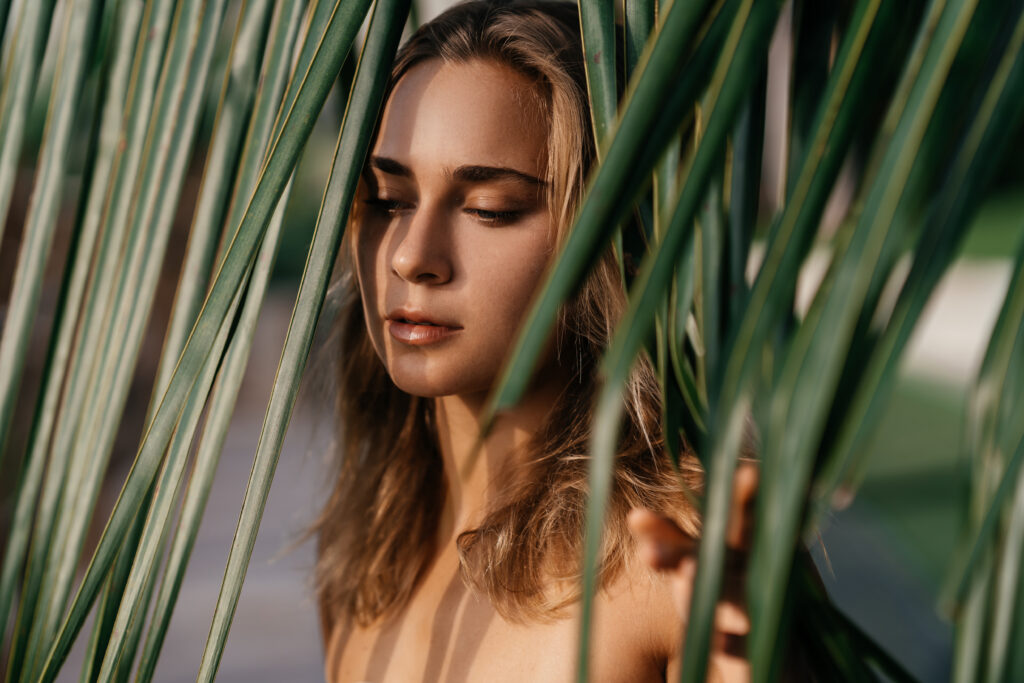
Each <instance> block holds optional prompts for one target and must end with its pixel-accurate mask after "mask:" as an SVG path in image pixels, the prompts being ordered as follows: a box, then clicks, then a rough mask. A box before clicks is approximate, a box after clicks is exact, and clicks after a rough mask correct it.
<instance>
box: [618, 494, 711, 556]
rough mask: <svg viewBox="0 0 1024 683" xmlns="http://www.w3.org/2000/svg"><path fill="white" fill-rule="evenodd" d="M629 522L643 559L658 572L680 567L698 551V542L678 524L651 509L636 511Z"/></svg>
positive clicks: (631, 513)
mask: <svg viewBox="0 0 1024 683" xmlns="http://www.w3.org/2000/svg"><path fill="white" fill-rule="evenodd" d="M626 523H627V525H628V526H629V530H630V531H631V532H632V533H633V536H634V537H635V538H636V539H637V545H638V550H639V553H640V556H641V558H642V559H643V560H644V561H645V562H646V563H647V564H649V565H650V566H651V567H653V568H654V569H673V568H676V567H677V566H678V565H679V564H680V562H682V561H683V559H684V558H686V557H688V556H690V555H692V554H693V551H694V549H695V548H696V541H695V540H694V539H693V538H692V537H691V536H690V535H689V534H687V533H686V532H684V531H683V530H682V529H680V528H679V527H678V526H677V525H676V523H675V522H673V521H672V520H670V519H668V518H667V517H663V516H662V515H658V514H656V513H654V512H652V511H650V510H646V509H643V508H634V509H633V510H631V511H630V513H629V516H628V517H627V518H626Z"/></svg>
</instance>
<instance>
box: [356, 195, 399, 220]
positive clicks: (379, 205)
mask: <svg viewBox="0 0 1024 683" xmlns="http://www.w3.org/2000/svg"><path fill="white" fill-rule="evenodd" d="M363 203H364V204H366V206H368V207H370V210H371V211H373V212H374V213H377V214H379V215H382V216H395V215H398V213H399V212H400V211H403V210H405V209H408V208H410V205H409V204H408V203H406V202H402V201H399V200H397V199H385V198H383V197H373V198H371V199H367V200H365V201H364V202H363Z"/></svg>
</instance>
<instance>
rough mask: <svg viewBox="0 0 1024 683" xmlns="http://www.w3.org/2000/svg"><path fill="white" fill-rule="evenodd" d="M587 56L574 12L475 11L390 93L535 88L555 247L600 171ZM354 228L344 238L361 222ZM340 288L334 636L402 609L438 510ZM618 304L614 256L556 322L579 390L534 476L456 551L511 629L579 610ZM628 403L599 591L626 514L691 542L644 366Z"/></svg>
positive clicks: (324, 535)
mask: <svg viewBox="0 0 1024 683" xmlns="http://www.w3.org/2000/svg"><path fill="white" fill-rule="evenodd" d="M582 55H583V53H582V46H581V43H580V35H579V18H578V14H577V10H576V7H575V5H573V4H569V3H561V2H550V1H545V0H527V1H524V2H514V3H509V4H499V5H494V4H489V3H485V2H468V3H464V4H461V5H458V6H456V7H453V8H451V9H449V10H448V11H447V12H445V13H443V14H441V15H440V16H439V17H437V18H436V19H435V20H433V21H431V22H429V23H428V24H425V25H424V26H423V27H421V28H420V29H419V30H418V31H417V32H416V33H415V34H414V35H413V36H412V37H411V38H410V39H409V41H408V42H407V43H406V44H405V45H404V46H403V47H402V48H401V50H399V53H398V55H397V57H396V61H395V65H394V68H393V70H392V74H391V80H390V87H389V89H388V92H390V90H391V88H393V87H394V85H395V84H396V83H397V82H398V80H399V79H400V78H401V77H402V75H403V74H404V73H406V72H407V71H408V70H409V69H411V68H412V67H413V66H415V65H416V64H418V63H420V62H423V61H425V60H428V59H441V60H443V61H444V62H448V63H464V62H467V61H470V60H476V59H485V60H493V61H495V62H497V63H499V64H502V65H506V66H508V67H511V68H512V69H515V70H516V71H517V72H519V73H521V74H523V75H524V76H526V77H527V78H528V79H530V80H531V82H532V83H533V84H534V86H535V89H536V92H537V95H538V97H539V100H540V101H541V103H542V108H543V110H544V115H545V117H546V118H547V122H548V126H549V130H550V131H551V132H550V134H549V138H548V163H547V165H546V174H547V177H546V178H545V180H546V182H547V188H548V189H549V192H550V193H551V194H550V201H549V202H548V206H549V207H550V209H551V211H552V218H553V220H554V224H555V226H556V230H557V239H556V241H557V242H558V243H559V244H560V243H561V242H562V241H564V238H565V235H566V234H567V232H568V230H569V228H570V226H571V223H572V219H573V218H574V216H575V212H576V210H577V208H578V206H579V203H580V199H581V196H582V193H583V187H584V180H585V176H586V173H587V171H588V169H589V166H590V164H591V162H592V160H593V159H594V156H595V151H594V142H593V135H592V132H591V126H590V117H589V113H588V111H589V110H588V104H587V93H586V85H585V74H584V65H583V61H582V59H583V56H582ZM357 214H358V212H357V211H354V212H353V215H352V217H351V218H350V222H351V223H352V224H355V223H358V215H357ZM350 227H354V228H356V227H357V226H356V225H351V226H350ZM336 288H337V290H338V291H339V292H341V296H342V297H343V301H342V304H341V312H340V314H339V316H338V321H337V325H336V332H337V334H338V335H340V338H341V342H340V354H339V364H338V376H337V379H338V384H339V387H338V389H339V390H338V392H337V399H336V400H337V404H336V411H337V416H338V423H339V438H338V450H339V451H340V453H339V456H340V472H339V474H338V478H337V480H336V482H335V486H334V489H333V492H332V494H331V496H330V498H329V500H328V501H327V503H326V505H325V507H324V510H323V512H322V514H321V516H320V518H319V520H318V521H317V522H316V524H315V526H314V530H315V532H316V533H317V534H318V540H319V543H318V559H317V565H316V580H317V595H318V600H319V603H320V606H321V611H322V613H323V615H324V618H325V625H327V627H328V628H329V627H330V624H331V623H333V621H334V620H335V619H336V618H337V617H338V616H344V617H350V618H352V619H354V620H355V621H356V622H357V623H360V624H364V625H365V624H369V623H371V622H373V621H374V620H376V619H378V618H381V617H383V616H387V615H389V614H393V613H394V612H396V611H398V610H400V609H401V608H402V607H403V606H404V605H405V604H406V602H407V601H408V599H409V597H410V595H411V594H412V592H413V589H414V588H415V586H416V584H417V581H418V580H419V578H420V577H421V575H422V574H423V572H424V570H425V569H426V567H427V566H428V565H429V563H430V560H431V559H432V558H433V556H434V554H435V552H436V551H437V548H436V547H435V546H436V540H435V538H436V533H437V527H438V523H439V520H440V513H441V509H442V506H443V504H444V498H445V495H446V485H445V475H444V469H443V466H442V462H441V457H440V454H439V451H438V446H437V434H436V429H435V426H434V418H433V414H432V405H433V404H432V403H431V401H430V400H429V399H422V398H418V397H415V396H410V395H408V394H406V393H404V392H402V391H401V390H399V389H398V388H397V387H396V386H395V385H394V384H393V383H392V382H391V380H390V378H389V377H388V374H387V372H386V370H385V368H384V366H383V365H382V364H381V362H380V360H379V359H378V358H377V355H376V353H375V352H374V350H373V347H372V345H371V344H370V339H369V335H368V334H367V331H366V324H365V320H364V317H363V309H362V306H361V305H360V299H359V294H358V289H357V283H356V281H355V278H354V276H352V275H351V272H350V273H348V274H347V275H346V276H345V277H344V278H343V279H342V281H341V282H340V283H339V284H338V285H337V287H336ZM624 302H625V295H624V292H623V289H622V284H621V280H620V276H619V273H618V270H617V266H616V264H615V260H614V257H613V256H612V254H611V252H610V251H609V252H608V253H606V254H605V255H604V257H603V258H602V259H601V260H600V262H599V263H598V265H597V266H596V267H595V269H594V271H593V272H592V273H591V275H590V276H589V277H588V279H587V280H586V282H585V283H584V285H583V286H582V288H581V289H580V291H579V292H578V293H577V294H576V296H575V297H574V298H573V299H572V300H571V301H570V302H569V303H568V304H566V306H565V307H564V310H563V312H562V315H561V319H560V322H559V325H558V339H557V343H556V348H557V349H558V360H559V362H560V363H563V364H565V365H568V366H569V367H570V368H571V370H572V377H573V380H572V382H571V383H570V385H569V386H568V387H566V389H565V391H564V392H563V394H562V396H561V400H560V401H559V402H558V405H557V406H556V407H555V409H554V410H553V411H552V412H551V414H550V415H549V417H548V420H547V423H546V424H545V426H544V428H543V429H542V430H541V431H540V433H539V434H538V435H537V437H536V438H535V439H534V441H533V443H532V444H531V446H530V456H531V457H529V458H527V461H528V463H529V464H528V465H527V467H528V471H527V472H526V473H525V476H523V477H520V478H518V479H519V481H520V482H521V483H519V484H517V485H515V486H513V487H510V488H508V489H507V490H505V491H503V492H502V494H501V497H500V499H499V500H497V501H495V502H493V503H492V504H491V507H490V509H489V510H487V511H486V514H485V517H484V519H483V521H482V523H481V524H480V525H479V526H478V527H477V528H475V529H472V530H469V531H466V532H464V533H462V534H461V535H460V536H459V538H458V541H457V543H458V549H459V554H460V561H461V567H462V573H463V577H464V578H465V579H466V581H467V582H468V583H469V584H470V585H471V586H473V587H474V588H475V589H476V590H478V591H480V592H482V593H484V594H486V595H487V596H488V598H489V599H490V600H491V602H492V604H493V605H494V606H495V608H496V609H497V610H498V611H499V613H500V614H502V616H504V617H505V618H508V619H517V620H522V619H529V618H550V617H555V616H558V614H559V612H560V610H561V609H562V608H563V607H565V606H566V605H567V604H569V603H571V602H573V601H575V600H576V599H577V598H578V593H577V592H574V591H575V589H573V590H570V591H569V592H568V593H559V594H553V593H552V591H551V590H549V589H550V587H551V586H552V585H554V584H555V583H558V584H559V585H567V584H570V582H573V581H574V580H575V579H576V578H577V577H578V575H579V570H580V563H579V558H580V556H581V552H582V537H583V524H584V515H585V507H586V497H587V462H588V455H587V450H588V441H589V438H590V409H591V404H592V398H593V394H594V386H595V381H596V377H595V374H596V365H597V361H598V359H599V358H600V355H601V353H602V352H603V350H604V349H605V347H606V346H607V344H608V341H609V338H610V336H611V334H612V331H613V329H614V327H615V324H616V322H617V321H618V320H619V317H620V316H621V313H622V310H623V306H624ZM625 395H626V398H625V401H626V411H625V415H626V416H625V420H624V425H623V428H622V435H621V438H620V443H619V451H618V458H617V463H616V469H615V475H614V485H613V491H612V494H611V499H610V503H609V509H608V514H607V524H606V529H605V535H604V542H603V548H602V553H601V574H600V579H601V583H602V585H607V583H608V582H609V581H611V580H612V579H614V578H615V576H616V575H617V574H618V573H619V572H620V571H621V570H622V569H623V567H624V566H625V564H626V562H627V560H628V558H629V557H630V553H631V549H632V538H631V536H630V534H629V531H628V529H627V528H626V523H625V518H626V514H627V513H628V511H629V510H630V508H632V507H636V506H642V507H648V508H651V509H655V510H659V511H661V512H662V513H664V514H666V515H668V516H670V517H671V518H673V519H675V520H676V521H677V523H679V524H680V526H681V527H682V528H683V529H684V530H686V531H688V532H690V533H693V534H696V533H697V530H698V528H697V527H698V521H697V514H696V511H695V510H693V509H692V508H691V507H690V506H689V505H688V504H687V503H686V498H685V496H684V494H683V489H684V486H686V487H691V488H693V489H696V488H697V487H699V486H700V482H701V473H700V469H699V466H698V465H697V463H696V460H695V458H693V457H692V456H688V457H686V458H684V462H683V463H682V466H681V469H680V472H676V471H675V470H674V469H673V468H672V466H671V464H670V462H669V460H668V458H667V456H666V454H665V451H664V447H663V440H662V434H661V425H660V415H661V404H660V401H661V394H660V390H659V387H658V383H657V380H656V377H655V375H654V372H653V370H652V368H651V365H650V363H649V362H648V361H647V360H646V359H645V358H641V359H640V360H639V361H638V362H637V364H636V368H635V370H634V372H633V374H632V376H631V378H630V381H629V386H628V387H627V391H626V394H625ZM410 539H413V542H410ZM571 585H575V583H572V584H571Z"/></svg>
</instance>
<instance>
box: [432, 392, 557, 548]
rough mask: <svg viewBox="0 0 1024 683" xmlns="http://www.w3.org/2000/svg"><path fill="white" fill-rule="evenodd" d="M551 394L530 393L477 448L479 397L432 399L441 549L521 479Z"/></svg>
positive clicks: (499, 420) (499, 419)
mask: <svg viewBox="0 0 1024 683" xmlns="http://www.w3.org/2000/svg"><path fill="white" fill-rule="evenodd" d="M556 398H557V392H555V391H553V390H551V389H540V390H537V391H534V392H533V393H532V394H531V395H530V396H528V397H527V398H525V399H524V400H523V401H522V402H521V403H520V404H519V405H518V406H516V407H515V408H512V409H510V410H508V411H505V412H503V413H502V414H501V415H499V416H498V417H497V418H496V420H495V422H494V424H493V426H492V427H491V431H490V433H489V434H488V435H487V437H486V438H485V439H484V440H483V441H482V442H481V441H480V426H481V419H482V415H483V409H484V401H485V397H484V396H442V397H440V398H435V399H434V414H435V416H436V422H437V432H438V441H439V444H440V448H441V457H442V460H443V462H444V470H445V478H446V480H447V483H448V494H447V496H446V497H445V504H444V509H443V511H442V514H441V526H440V529H439V534H440V535H439V540H440V541H441V543H442V545H444V544H447V543H448V542H449V541H450V540H452V539H453V538H454V537H456V536H458V534H459V533H461V532H462V531H464V530H466V529H467V528H471V527H473V526H475V525H477V524H479V523H480V521H482V519H483V514H484V512H485V510H486V508H487V505H488V504H489V503H490V502H491V501H492V500H493V499H494V497H495V496H496V495H497V494H498V493H499V491H500V488H501V487H502V486H507V485H508V484H509V483H510V481H511V479H510V478H512V477H516V476H517V475H519V474H521V469H520V468H519V467H517V465H520V464H522V463H523V459H524V456H526V455H527V453H526V446H527V444H528V443H529V441H530V439H531V438H533V436H534V435H535V434H536V433H537V432H539V431H540V429H541V427H542V426H543V423H544V420H545V419H546V417H547V414H548V411H549V410H550V408H551V406H552V405H554V401H555V400H556Z"/></svg>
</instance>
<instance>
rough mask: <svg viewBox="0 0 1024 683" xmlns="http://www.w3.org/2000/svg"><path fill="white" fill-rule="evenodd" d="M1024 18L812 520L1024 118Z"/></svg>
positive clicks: (860, 456) (856, 454) (835, 452)
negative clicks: (1011, 135) (1013, 132)
mask: <svg viewBox="0 0 1024 683" xmlns="http://www.w3.org/2000/svg"><path fill="white" fill-rule="evenodd" d="M1022 47H1024V19H1022V20H1021V21H1019V22H1018V24H1017V28H1016V29H1015V33H1014V37H1013V38H1012V39H1011V42H1010V44H1009V45H1008V48H1007V51H1006V54H1005V55H1004V57H1003V60H1002V63H1001V64H1000V67H999V69H998V70H997V72H996V74H995V76H994V77H993V80H992V82H991V84H990V85H989V87H988V90H987V91H986V93H985V97H984V100H983V101H982V103H981V105H980V107H979V109H978V112H977V114H976V115H975V117H974V120H973V122H972V124H971V127H970V130H969V131H968V133H967V135H966V137H965V139H964V142H963V144H962V146H961V148H960V150H959V152H958V153H957V157H956V159H955V160H954V161H953V164H952V167H951V172H950V174H949V176H948V178H947V180H946V181H945V183H944V186H943V189H941V190H940V191H939V192H938V193H937V201H936V202H935V203H934V205H933V206H932V207H931V209H930V210H929V212H928V214H927V216H926V218H925V219H924V221H923V224H924V225H927V226H928V231H927V235H922V237H921V239H920V241H919V245H918V248H917V250H916V255H915V258H914V262H913V265H912V266H911V271H910V273H909V274H908V276H907V280H906V282H905V283H904V285H903V288H902V290H901V291H900V295H899V299H898V300H897V303H896V306H895V308H894V309H893V314H892V317H891V318H890V320H889V324H888V325H887V326H886V329H885V331H884V332H883V333H882V337H881V339H880V340H879V342H878V344H877V346H876V347H875V350H874V352H873V353H872V355H871V358H870V360H869V361H868V364H867V366H866V368H865V370H864V372H863V373H862V375H861V379H860V381H859V383H858V385H857V388H856V393H855V394H854V398H853V400H852V401H851V403H850V406H849V408H848V409H847V412H846V416H845V418H844V420H843V423H842V427H841V428H840V431H839V435H838V437H837V439H836V442H835V445H834V447H833V449H832V452H830V453H828V454H827V458H826V461H825V465H824V467H823V469H822V472H821V474H819V475H818V477H817V479H816V481H815V484H814V492H813V496H814V499H815V501H816V514H815V515H814V517H813V518H812V520H811V523H812V525H813V523H814V521H815V520H816V519H818V518H820V517H821V515H823V514H825V512H826V510H827V508H828V506H829V505H830V504H831V500H832V497H833V495H834V493H835V491H836V489H838V488H839V487H840V486H845V487H847V488H848V487H851V486H852V485H853V484H854V483H855V481H856V480H857V479H859V473H860V471H861V470H862V468H863V463H864V461H865V453H866V452H867V441H868V439H869V438H870V436H871V434H872V433H873V429H874V426H875V425H877V424H878V420H879V419H880V418H881V415H882V412H883V410H884V408H885V406H886V405H887V401H888V398H889V397H890V396H891V394H892V389H893V386H894V382H895V378H896V367H897V364H898V362H899V359H900V357H901V354H902V352H903V350H904V349H905V348H906V345H907V343H908V341H909V339H910V336H911V333H912V332H913V329H914V327H915V325H916V324H917V321H918V320H919V319H920V316H921V313H922V312H923V310H924V306H925V304H926V303H927V301H928V299H929V297H930V295H931V293H932V291H933V290H934V288H935V286H936V284H937V283H938V281H939V279H940V278H941V277H942V274H943V273H944V272H945V270H946V268H947V267H948V266H949V264H950V263H951V262H952V259H953V257H954V255H955V254H956V251H957V248H958V245H959V244H960V243H961V241H962V239H963V236H964V234H965V233H966V230H967V228H968V226H969V224H970V217H971V216H972V215H973V214H974V212H975V211H976V210H977V208H978V205H979V203H980V200H981V197H982V194H983V192H984V190H985V188H986V187H987V185H988V184H989V183H990V182H991V178H992V176H993V174H994V173H995V171H996V168H997V165H998V164H997V162H998V160H999V159H1000V158H1001V156H1002V154H1004V153H1005V152H1006V150H1007V147H1008V145H1007V142H1008V139H1009V136H1010V134H1011V132H1012V131H1013V130H1015V129H1016V126H1017V125H1018V123H1019V121H1020V120H1021V117H1022V116H1024V53H1022V50H1021V48H1022Z"/></svg>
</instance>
